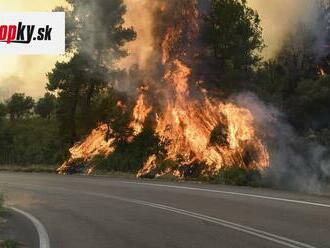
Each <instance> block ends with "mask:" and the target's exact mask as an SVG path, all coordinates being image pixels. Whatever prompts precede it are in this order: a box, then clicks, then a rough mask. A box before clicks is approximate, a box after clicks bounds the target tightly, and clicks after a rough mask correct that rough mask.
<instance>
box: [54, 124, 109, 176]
mask: <svg viewBox="0 0 330 248" xmlns="http://www.w3.org/2000/svg"><path fill="white" fill-rule="evenodd" d="M109 133H111V129H109V126H108V125H107V124H101V125H100V126H99V127H97V128H95V129H94V130H93V131H92V132H91V134H90V135H89V136H88V137H87V138H86V139H85V140H84V141H83V142H79V143H77V144H75V145H74V146H73V147H72V148H70V150H69V152H70V158H69V159H68V160H67V161H65V162H64V163H63V164H62V165H61V166H60V168H58V170H57V171H58V172H59V173H60V174H65V173H66V172H68V171H70V169H71V168H72V167H74V166H80V165H81V164H84V163H86V162H88V161H90V160H91V159H92V158H94V157H95V156H97V155H100V154H102V155H105V156H109V155H110V154H111V153H112V152H113V151H114V150H115V148H114V146H113V144H114V141H115V139H114V138H110V139H108V136H109ZM79 163H80V164H79ZM91 172H92V169H91V168H89V174H90V173H91Z"/></svg>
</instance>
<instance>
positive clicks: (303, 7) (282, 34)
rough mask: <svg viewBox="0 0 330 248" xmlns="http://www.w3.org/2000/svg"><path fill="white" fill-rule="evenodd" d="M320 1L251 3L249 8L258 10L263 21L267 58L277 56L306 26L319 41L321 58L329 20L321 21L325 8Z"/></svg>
mask: <svg viewBox="0 0 330 248" xmlns="http://www.w3.org/2000/svg"><path fill="white" fill-rule="evenodd" d="M320 3H321V1H320V0H289V1H288V0H272V1H265V0H248V5H249V6H250V7H251V8H253V9H255V10H256V11H257V12H258V13H259V16H260V18H261V25H262V27H263V37H264V40H265V43H266V46H267V47H266V48H265V50H264V57H265V58H266V59H269V58H272V57H274V56H276V54H277V52H279V50H280V49H281V47H282V45H283V43H284V41H285V40H286V37H287V36H288V35H290V34H292V33H294V32H295V30H296V29H297V27H298V26H299V25H302V26H304V27H305V28H306V29H307V30H308V31H310V32H311V33H312V34H313V35H314V36H315V37H316V39H317V41H316V44H317V46H318V47H317V49H318V52H319V54H321V53H322V52H323V49H322V48H323V47H324V42H325V34H326V32H327V30H326V28H327V24H328V23H327V20H326V18H325V19H323V20H320V17H321V16H322V11H323V10H322V8H321V5H320Z"/></svg>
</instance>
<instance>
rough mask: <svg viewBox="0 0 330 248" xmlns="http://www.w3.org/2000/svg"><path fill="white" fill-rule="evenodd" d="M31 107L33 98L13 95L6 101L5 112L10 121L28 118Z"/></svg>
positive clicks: (20, 94) (21, 94)
mask: <svg viewBox="0 0 330 248" xmlns="http://www.w3.org/2000/svg"><path fill="white" fill-rule="evenodd" d="M33 107H34V100H33V98H32V97H30V96H25V94H23V93H15V94H13V95H12V97H11V98H10V99H8V100H7V110H8V113H9V115H10V119H11V120H17V119H21V118H25V117H28V116H29V115H31V113H32V112H31V110H32V108H33Z"/></svg>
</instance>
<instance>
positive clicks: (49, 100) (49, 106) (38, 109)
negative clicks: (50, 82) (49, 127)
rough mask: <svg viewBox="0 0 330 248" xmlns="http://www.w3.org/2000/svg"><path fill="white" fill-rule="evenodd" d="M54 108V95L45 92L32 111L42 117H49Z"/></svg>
mask: <svg viewBox="0 0 330 248" xmlns="http://www.w3.org/2000/svg"><path fill="white" fill-rule="evenodd" d="M55 108H56V97H55V96H54V95H52V94H50V93H48V92H47V93H46V94H45V96H44V97H43V98H40V99H39V100H38V102H37V103H36V106H35V108H34V112H35V113H36V114H37V115H39V116H40V117H42V118H44V119H50V117H51V116H52V114H53V113H54V111H55Z"/></svg>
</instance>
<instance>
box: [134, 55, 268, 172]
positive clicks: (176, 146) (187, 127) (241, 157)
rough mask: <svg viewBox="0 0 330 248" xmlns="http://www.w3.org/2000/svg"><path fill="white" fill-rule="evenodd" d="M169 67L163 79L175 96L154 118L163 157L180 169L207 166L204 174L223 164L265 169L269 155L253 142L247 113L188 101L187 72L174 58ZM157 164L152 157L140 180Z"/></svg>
mask: <svg viewBox="0 0 330 248" xmlns="http://www.w3.org/2000/svg"><path fill="white" fill-rule="evenodd" d="M173 66H174V68H175V69H173V68H172V70H170V71H168V72H167V73H166V75H165V80H166V82H167V83H168V84H169V88H170V91H171V90H172V91H173V92H174V96H175V97H174V99H173V98H169V99H168V102H167V104H166V108H165V111H164V112H163V113H159V114H158V115H157V127H156V133H157V134H158V135H159V137H160V138H161V140H162V142H163V143H164V144H167V145H166V151H167V157H166V159H169V160H173V161H177V160H178V159H179V158H180V160H181V165H182V166H185V165H191V164H193V163H196V162H199V163H205V164H206V165H207V167H206V168H205V171H203V173H205V174H214V173H216V172H217V171H218V170H219V169H221V168H223V167H226V166H244V167H253V168H259V169H263V168H265V167H267V166H268V162H269V157H268V153H267V151H266V149H265V147H264V146H263V144H262V142H261V140H259V139H258V138H257V135H256V133H255V129H254V118H253V116H252V114H251V112H250V111H249V110H247V109H244V108H240V107H237V106H235V105H234V104H232V103H222V102H217V101H214V100H211V99H208V98H207V97H205V98H204V99H202V100H194V99H190V98H189V91H188V77H189V74H190V69H189V68H188V67H187V66H185V65H184V64H183V63H182V62H180V61H178V60H175V61H174V62H173ZM217 128H218V132H219V133H217ZM212 136H214V137H215V138H214V139H215V140H213V141H212ZM217 139H218V140H217ZM156 161H157V158H156V156H155V155H152V156H150V157H149V159H148V161H147V162H146V164H145V166H144V167H143V168H142V169H141V170H140V171H139V173H138V176H143V175H144V174H146V173H149V172H150V171H151V170H152V169H157V168H156ZM166 173H168V171H166ZM173 174H177V170H174V171H173Z"/></svg>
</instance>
